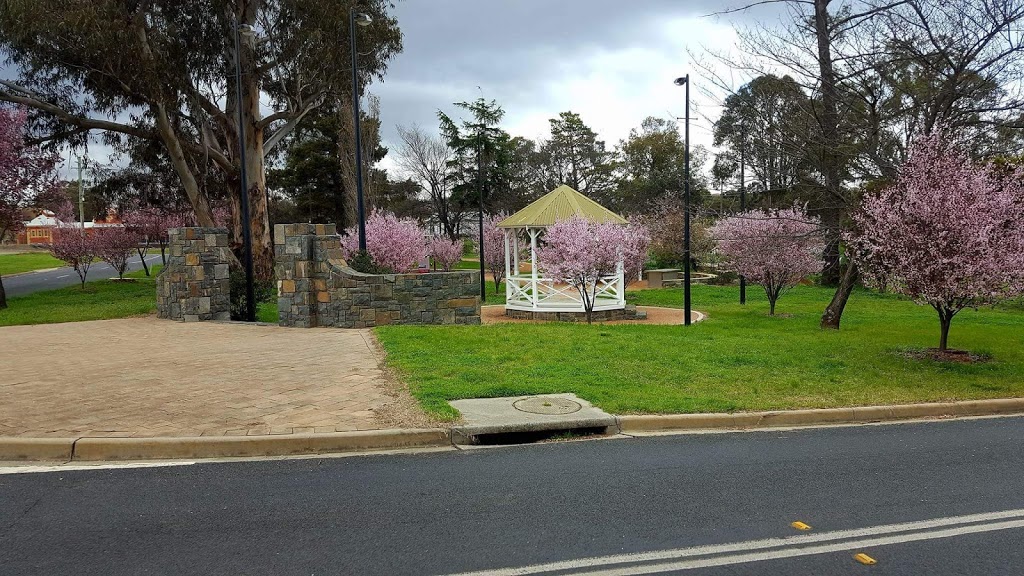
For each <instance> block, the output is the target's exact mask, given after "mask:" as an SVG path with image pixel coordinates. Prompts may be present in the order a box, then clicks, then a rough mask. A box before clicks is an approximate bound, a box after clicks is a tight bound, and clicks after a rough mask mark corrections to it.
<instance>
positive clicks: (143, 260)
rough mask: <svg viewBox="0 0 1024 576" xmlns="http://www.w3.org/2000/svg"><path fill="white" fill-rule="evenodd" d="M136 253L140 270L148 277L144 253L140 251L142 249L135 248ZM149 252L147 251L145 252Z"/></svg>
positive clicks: (147, 265) (147, 266)
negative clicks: (140, 266)
mask: <svg viewBox="0 0 1024 576" xmlns="http://www.w3.org/2000/svg"><path fill="white" fill-rule="evenodd" d="M135 251H136V252H138V253H139V262H142V269H143V270H145V272H146V276H149V264H146V252H143V251H142V248H136V249H135ZM146 251H147V252H148V251H149V250H148V249H147V250H146Z"/></svg>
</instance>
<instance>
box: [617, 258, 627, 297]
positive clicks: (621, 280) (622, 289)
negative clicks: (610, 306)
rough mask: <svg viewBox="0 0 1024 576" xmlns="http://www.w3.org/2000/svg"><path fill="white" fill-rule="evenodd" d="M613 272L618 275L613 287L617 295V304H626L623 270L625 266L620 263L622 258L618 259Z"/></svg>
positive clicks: (624, 273) (624, 272) (624, 274)
mask: <svg viewBox="0 0 1024 576" xmlns="http://www.w3.org/2000/svg"><path fill="white" fill-rule="evenodd" d="M615 273H616V274H618V276H619V277H618V281H617V282H616V284H617V286H616V287H615V292H616V293H617V295H618V297H619V304H623V305H625V304H626V279H625V277H626V271H625V267H624V266H623V265H622V259H619V262H618V263H617V264H616V265H615Z"/></svg>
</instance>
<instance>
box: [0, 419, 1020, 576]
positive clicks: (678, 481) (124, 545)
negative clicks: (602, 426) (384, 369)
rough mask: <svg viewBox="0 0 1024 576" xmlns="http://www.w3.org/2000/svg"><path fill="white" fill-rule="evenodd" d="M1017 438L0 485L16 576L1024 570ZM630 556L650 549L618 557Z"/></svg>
mask: <svg viewBox="0 0 1024 576" xmlns="http://www.w3.org/2000/svg"><path fill="white" fill-rule="evenodd" d="M1022 445H1024V418H994V419H979V420H959V421H946V422H932V423H906V424H897V425H885V426H863V427H847V428H831V429H817V430H798V431H784V430H772V431H763V432H739V433H729V434H697V435H688V436H666V437H653V438H636V439H613V440H597V441H591V442H574V443H560V444H546V445H534V446H516V447H498V448H485V449H473V450H466V451H451V452H442V453H422V454H413V455H377V456H366V457H347V458H335V459H330V458H328V459H300V460H283V461H281V460H279V461H263V462H240V463H226V464H195V465H185V466H175V467H170V468H146V469H106V470H92V471H72V470H61V471H58V472H53V473H39V474H7V475H4V474H2V472H4V470H0V518H3V519H4V521H3V522H0V567H3V568H0V572H6V573H10V574H69V573H73V574H98V575H99V574H102V575H104V576H116V575H120V574H125V575H129V574H132V575H134V574H143V573H145V574H250V575H258V574H275V575H290V574H296V575H298V574H302V575H308V574H358V575H366V576H374V575H386V576H401V575H440V574H452V573H458V572H464V571H470V570H485V571H487V572H485V574H488V575H493V576H496V575H497V574H509V573H510V572H503V573H502V572H493V571H492V570H494V569H499V568H506V567H522V566H528V565H534V564H537V563H552V562H567V563H568V564H564V565H563V566H571V567H575V569H570V570H564V571H560V572H557V573H558V574H559V575H561V576H564V575H566V574H574V575H579V574H589V575H593V574H597V573H601V574H651V573H666V574H697V575H702V576H722V575H726V574H728V575H763V574H815V575H839V574H844V575H845V574H854V575H860V574H871V575H907V576H920V575H925V574H927V575H929V576H949V575H953V574H972V575H974V574H1019V573H1020V567H1021V566H1022V565H1024V528H1022V527H1021V526H1022V525H1024V520H1022V519H1021V518H1022V516H1024V510H1022V509H1024V450H1021V446H1022ZM9 471H10V470H8V472H9ZM797 520H800V521H803V522H805V523H807V524H809V525H810V526H811V527H812V530H811V531H810V532H799V531H797V530H795V529H793V528H792V527H790V523H791V522H794V521H797ZM908 523H910V524H908ZM851 530H852V531H855V532H849V531H851ZM777 538H802V539H803V540H796V539H790V540H783V541H781V542H779V541H770V542H768V543H765V542H764V540H765V539H777ZM695 546H707V547H710V548H703V549H696V550H695V549H694V548H693V547H695ZM758 546H761V547H758ZM823 548H827V549H826V550H824V551H822V549H823ZM628 553H639V554H647V556H640V557H632V558H631V559H627V560H629V562H627V563H624V564H617V565H614V564H612V562H613V561H616V560H618V561H622V560H623V559H621V558H619V559H616V558H609V557H608V556H609V555H616V554H628ZM857 553H866V554H868V555H869V556H871V557H872V558H874V559H875V560H877V562H878V564H876V565H874V566H864V565H861V564H858V563H856V562H855V561H854V559H853V555H854V554H857ZM658 556H660V559H657V558H658ZM787 556H788V557H787ZM587 559H589V560H587ZM680 563H688V566H689V567H688V568H686V569H684V568H679V567H678V565H679V564H680ZM716 563H718V564H722V563H726V564H724V565H719V566H716V565H715V564H716ZM666 565H669V566H670V567H669V568H665V566H666ZM671 566H676V567H677V568H671ZM548 568H549V569H550V568H551V566H550V565H549V566H548ZM663 568H664V569H665V571H663V572H656V571H657V570H661V569H663ZM613 569H616V570H613ZM514 573H515V574H537V573H548V574H550V573H551V572H538V571H536V570H529V571H520V572H514Z"/></svg>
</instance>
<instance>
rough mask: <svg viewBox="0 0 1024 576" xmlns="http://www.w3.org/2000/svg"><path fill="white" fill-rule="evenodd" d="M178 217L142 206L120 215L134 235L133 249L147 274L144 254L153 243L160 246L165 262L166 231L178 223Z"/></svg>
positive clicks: (147, 274) (147, 267)
mask: <svg viewBox="0 0 1024 576" xmlns="http://www.w3.org/2000/svg"><path fill="white" fill-rule="evenodd" d="M179 220H180V218H175V217H174V215H172V214H170V213H168V212H166V211H164V210H161V209H159V208H156V207H154V206H144V207H141V208H134V209H132V210H128V211H126V212H125V213H124V215H123V216H122V217H121V221H122V222H124V226H125V228H126V229H127V230H128V231H129V232H131V233H132V234H134V235H135V239H136V244H135V249H136V252H138V254H139V260H141V261H142V269H143V270H144V271H145V272H146V276H149V264H147V263H146V255H147V254H149V248H150V247H151V246H153V245H156V246H159V247H160V255H161V259H162V260H163V261H164V264H166V263H167V262H166V256H165V254H166V249H167V242H168V238H167V231H168V230H170V229H171V228H173V227H176V226H178V225H179V222H178V221H179Z"/></svg>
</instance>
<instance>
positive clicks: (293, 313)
mask: <svg viewBox="0 0 1024 576" xmlns="http://www.w3.org/2000/svg"><path fill="white" fill-rule="evenodd" d="M340 255H341V245H340V240H339V239H338V230H337V227H336V226H335V225H334V224H276V225H274V272H275V274H276V275H277V314H278V323H279V324H280V325H281V326H296V327H299V328H312V327H314V326H320V325H322V323H320V322H319V321H318V320H317V318H318V316H320V314H318V312H319V308H321V307H322V306H321V305H322V304H324V303H325V302H326V303H328V304H329V303H330V297H329V293H328V291H327V283H326V281H325V279H324V274H325V273H326V269H325V267H324V263H325V262H326V261H327V259H328V258H340Z"/></svg>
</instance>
